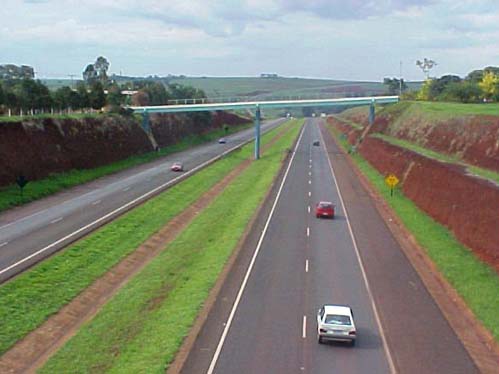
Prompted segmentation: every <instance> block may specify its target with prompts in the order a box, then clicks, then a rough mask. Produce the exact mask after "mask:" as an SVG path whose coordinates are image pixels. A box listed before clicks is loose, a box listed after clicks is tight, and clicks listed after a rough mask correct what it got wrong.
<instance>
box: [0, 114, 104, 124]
mask: <svg viewBox="0 0 499 374" xmlns="http://www.w3.org/2000/svg"><path fill="white" fill-rule="evenodd" d="M104 115H106V116H112V115H113V114H109V113H106V114H102V113H71V114H67V113H64V114H50V113H46V114H37V115H33V116H31V115H24V116H22V117H21V116H10V117H9V116H0V122H22V121H29V120H30V119H43V118H53V119H82V118H95V117H99V116H104Z"/></svg>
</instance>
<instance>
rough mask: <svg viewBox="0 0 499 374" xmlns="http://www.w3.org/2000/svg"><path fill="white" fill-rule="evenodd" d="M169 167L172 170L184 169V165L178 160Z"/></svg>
mask: <svg viewBox="0 0 499 374" xmlns="http://www.w3.org/2000/svg"><path fill="white" fill-rule="evenodd" d="M171 169H172V171H184V165H182V163H180V162H174V163H173V165H172V167H171Z"/></svg>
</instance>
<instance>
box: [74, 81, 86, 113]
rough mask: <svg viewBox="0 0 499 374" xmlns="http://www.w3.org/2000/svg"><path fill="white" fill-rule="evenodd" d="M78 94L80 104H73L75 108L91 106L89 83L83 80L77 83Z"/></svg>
mask: <svg viewBox="0 0 499 374" xmlns="http://www.w3.org/2000/svg"><path fill="white" fill-rule="evenodd" d="M76 95H77V98H78V105H77V106H72V108H74V109H83V108H90V97H89V93H88V88H87V85H86V84H85V83H83V82H78V83H77V84H76Z"/></svg>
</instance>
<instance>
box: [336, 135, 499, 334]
mask: <svg viewBox="0 0 499 374" xmlns="http://www.w3.org/2000/svg"><path fill="white" fill-rule="evenodd" d="M332 133H333V134H335V135H336V139H337V141H338V142H339V143H340V145H341V146H342V147H343V149H348V147H349V145H348V143H346V141H345V140H344V139H341V138H340V137H338V132H337V131H332ZM351 157H352V159H353V160H354V162H355V164H356V165H357V166H358V167H359V169H360V170H361V171H362V173H363V174H364V175H365V176H367V178H368V179H369V180H370V181H371V183H372V185H373V186H374V187H375V189H376V190H377V191H378V193H380V194H381V196H383V198H384V199H385V200H386V201H387V202H388V204H389V205H390V207H391V208H392V209H393V210H394V211H395V213H396V214H397V215H398V217H400V219H401V220H402V222H403V223H404V225H405V227H407V229H409V231H411V232H412V233H413V234H414V236H415V238H416V240H417V241H418V243H419V244H420V245H421V246H422V247H423V248H424V249H425V250H426V252H427V253H428V255H429V256H430V258H431V259H432V260H433V261H434V263H435V264H436V265H437V267H438V269H439V270H440V271H441V272H442V274H443V275H444V276H445V278H446V279H447V280H448V281H449V282H450V284H451V285H452V286H453V287H454V288H455V289H456V290H457V292H458V293H459V294H460V295H461V297H462V298H463V299H464V300H465V301H466V303H467V304H468V306H469V307H470V308H471V310H472V311H473V312H474V313H475V315H476V316H477V317H478V319H479V320H481V321H482V322H483V324H484V325H485V326H486V327H487V328H488V329H489V330H490V331H491V332H492V334H493V335H494V337H495V339H496V340H497V341H499V275H498V274H497V273H496V272H495V271H494V269H493V268H492V267H490V266H488V265H487V264H485V263H483V262H482V261H480V260H479V259H478V258H477V257H476V256H475V255H474V254H473V253H472V252H471V250H469V249H468V248H467V247H465V246H464V245H462V244H461V243H460V242H459V241H458V240H457V239H456V238H455V236H454V235H453V234H452V233H451V232H450V231H449V230H448V229H447V228H445V227H444V226H443V225H441V224H439V223H438V222H436V221H434V220H433V219H432V218H431V217H429V216H428V215H427V214H425V213H424V212H423V211H421V210H420V209H419V208H418V207H417V206H416V205H415V204H414V203H413V202H412V201H411V200H410V199H408V198H407V197H405V196H404V195H403V193H402V191H401V190H400V189H396V190H395V194H394V196H393V197H390V191H389V189H388V188H387V186H386V185H385V182H384V176H383V175H381V174H380V173H378V172H377V171H376V169H374V168H373V167H372V166H371V165H370V164H369V163H368V162H367V161H366V160H365V159H364V158H362V156H360V155H359V154H353V155H351Z"/></svg>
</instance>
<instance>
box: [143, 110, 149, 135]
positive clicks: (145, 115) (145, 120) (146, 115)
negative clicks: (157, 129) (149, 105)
mask: <svg viewBox="0 0 499 374" xmlns="http://www.w3.org/2000/svg"><path fill="white" fill-rule="evenodd" d="M142 128H143V129H144V131H145V132H146V133H149V131H150V130H151V126H150V125H149V113H148V112H147V110H144V111H143V112H142Z"/></svg>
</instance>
